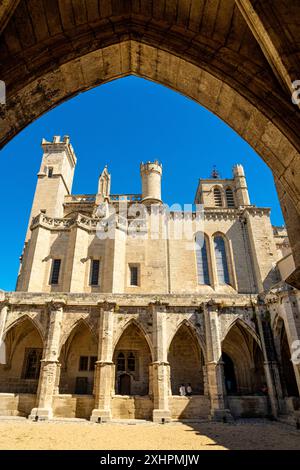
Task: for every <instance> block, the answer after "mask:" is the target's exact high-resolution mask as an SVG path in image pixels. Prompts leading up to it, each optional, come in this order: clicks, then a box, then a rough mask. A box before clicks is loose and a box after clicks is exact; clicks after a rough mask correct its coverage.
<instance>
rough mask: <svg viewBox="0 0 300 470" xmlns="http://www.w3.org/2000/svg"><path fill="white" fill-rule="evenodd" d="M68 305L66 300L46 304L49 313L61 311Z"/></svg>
mask: <svg viewBox="0 0 300 470" xmlns="http://www.w3.org/2000/svg"><path fill="white" fill-rule="evenodd" d="M65 305H66V301H65V300H64V299H51V300H49V301H47V302H46V306H47V308H48V310H49V312H56V311H57V310H61V309H62V308H64V307H65Z"/></svg>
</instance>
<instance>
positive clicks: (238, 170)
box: [233, 165, 250, 206]
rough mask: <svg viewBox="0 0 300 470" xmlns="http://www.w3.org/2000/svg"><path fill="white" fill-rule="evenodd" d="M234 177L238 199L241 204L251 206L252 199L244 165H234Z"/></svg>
mask: <svg viewBox="0 0 300 470" xmlns="http://www.w3.org/2000/svg"><path fill="white" fill-rule="evenodd" d="M233 177H234V181H235V192H236V200H237V204H238V205H239V206H249V205H250V199H249V193H248V188H247V181H246V177H245V172H244V168H243V166H242V165H235V166H234V167H233Z"/></svg>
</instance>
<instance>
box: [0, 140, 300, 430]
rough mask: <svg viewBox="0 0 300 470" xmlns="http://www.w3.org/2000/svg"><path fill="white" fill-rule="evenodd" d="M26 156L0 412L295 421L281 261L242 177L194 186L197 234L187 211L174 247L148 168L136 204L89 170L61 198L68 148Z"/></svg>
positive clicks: (174, 218)
mask: <svg viewBox="0 0 300 470" xmlns="http://www.w3.org/2000/svg"><path fill="white" fill-rule="evenodd" d="M42 148H43V157H42V162H41V167H40V171H39V173H38V180H37V186H36V192H35V196H34V200H33V205H32V210H31V215H30V221H29V226H28V231H27V235H26V240H25V245H24V250H23V254H22V256H21V265H20V271H19V275H18V281H17V287H16V291H15V292H3V291H1V292H0V340H1V361H0V362H2V363H1V364H0V415H6V416H7V415H9V416H25V417H28V418H30V419H32V420H40V419H41V420H42V419H53V418H56V417H60V418H62V417H63V418H75V417H78V418H85V419H89V420H91V421H93V422H96V423H102V422H106V421H109V420H111V419H146V420H153V421H155V422H158V423H165V422H168V421H170V420H181V419H183V420H184V419H214V420H221V421H227V420H232V419H234V418H238V417H272V418H276V419H284V420H288V421H293V422H295V420H296V422H297V420H299V407H300V403H299V390H300V365H299V363H300V360H298V361H297V360H292V353H293V351H294V349H295V347H296V346H297V344H298V343H297V341H299V338H300V295H299V292H298V291H297V290H295V289H294V288H292V287H291V286H289V285H288V284H287V283H286V282H285V280H286V279H287V278H288V276H289V274H290V273H291V272H292V271H293V269H295V268H294V263H293V257H292V254H291V250H290V247H289V241H288V238H287V234H286V230H285V228H283V227H273V226H272V225H271V222H270V209H268V208H264V207H256V206H255V205H253V204H251V202H250V197H249V193H248V189H247V182H246V178H245V173H244V170H243V167H242V166H241V165H236V166H235V167H234V168H233V174H232V177H231V178H229V179H221V178H220V177H219V176H218V173H217V172H216V171H214V172H213V173H212V175H211V177H210V178H208V179H199V182H198V187H196V186H195V200H194V205H193V207H198V206H201V207H202V226H201V227H202V228H201V230H199V227H198V225H197V217H196V215H197V214H196V212H194V211H193V210H192V211H190V212H189V213H187V214H186V215H187V217H186V218H185V219H186V220H187V221H188V223H189V227H190V229H191V230H190V231H191V232H192V236H190V234H187V233H185V232H184V231H183V232H182V236H177V237H174V236H170V234H171V233H174V228H175V226H176V227H177V228H178V227H179V228H180V227H181V224H183V220H185V219H184V218H183V216H184V215H185V214H184V213H183V212H181V211H178V210H177V211H175V210H174V211H172V210H169V211H168V217H166V212H165V205H164V204H163V201H162V198H161V180H162V165H161V164H160V163H159V162H158V161H153V162H146V163H142V164H141V166H140V173H141V194H122V193H120V194H111V190H110V188H111V177H110V174H109V171H108V169H107V168H106V167H105V168H104V170H103V171H102V173H101V175H100V178H99V183H98V188H97V192H94V194H83V195H74V194H72V182H73V176H74V171H75V167H76V161H77V159H76V155H75V152H74V150H73V147H72V145H71V143H70V139H69V137H68V136H65V137H64V138H63V139H61V138H60V137H58V136H55V137H54V138H53V140H52V142H48V141H46V140H45V139H43V141H42ZM166 171H167V169H166ZM95 189H96V188H95ZM136 207H139V212H137V211H135V208H136ZM112 209H113V210H112ZM109 211H110V212H109ZM108 212H109V215H107V214H108ZM153 213H154V216H155V217H154V219H153ZM150 219H151V220H150ZM153 220H154V222H153ZM154 226H155V227H154ZM133 228H135V231H133ZM133 232H134V233H133ZM150 232H151V233H150ZM200 238H201V243H198V239H200ZM299 356H300V355H298V359H299ZM296 359H297V358H296ZM182 386H184V387H183V388H184V389H185V390H186V391H187V390H189V391H190V392H189V393H187V394H186V393H181V392H182Z"/></svg>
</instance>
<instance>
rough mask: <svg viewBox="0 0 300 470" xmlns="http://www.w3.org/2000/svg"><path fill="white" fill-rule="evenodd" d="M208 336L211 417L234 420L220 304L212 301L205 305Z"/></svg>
mask: <svg viewBox="0 0 300 470" xmlns="http://www.w3.org/2000/svg"><path fill="white" fill-rule="evenodd" d="M204 322H205V335H206V348H207V350H206V357H207V363H206V371H207V382H208V392H209V397H210V403H211V410H210V417H211V419H213V420H216V421H229V420H232V416H231V413H230V410H229V409H228V408H227V407H226V391H225V381H224V370H223V361H222V348H221V340H220V334H219V318H218V304H217V303H215V302H213V301H212V300H211V301H210V302H208V303H207V304H206V305H204Z"/></svg>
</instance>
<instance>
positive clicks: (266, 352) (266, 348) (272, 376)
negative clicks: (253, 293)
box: [255, 306, 283, 418]
mask: <svg viewBox="0 0 300 470" xmlns="http://www.w3.org/2000/svg"><path fill="white" fill-rule="evenodd" d="M264 310H265V306H260V307H259V306H256V307H255V312H256V318H257V326H258V332H259V336H260V341H261V347H262V352H263V356H264V369H265V376H266V382H267V387H268V395H269V399H270V404H271V413H272V416H273V417H274V418H277V416H278V413H279V411H280V408H281V403H280V401H281V400H282V396H283V395H282V389H281V382H280V375H279V370H278V364H277V361H276V356H275V350H274V348H273V344H269V345H268V343H269V342H270V338H269V341H268V338H267V337H266V335H267V332H265V331H264V328H263V324H262V315H263V314H264Z"/></svg>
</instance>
